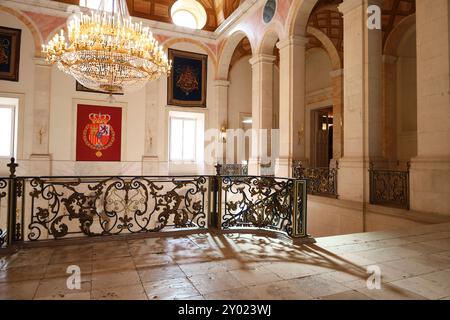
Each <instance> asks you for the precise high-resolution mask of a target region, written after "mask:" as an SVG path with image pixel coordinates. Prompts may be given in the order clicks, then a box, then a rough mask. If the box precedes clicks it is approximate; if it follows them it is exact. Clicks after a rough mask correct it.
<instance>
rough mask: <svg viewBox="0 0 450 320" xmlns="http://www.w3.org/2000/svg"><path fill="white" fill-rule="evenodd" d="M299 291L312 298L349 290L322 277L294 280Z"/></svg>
mask: <svg viewBox="0 0 450 320" xmlns="http://www.w3.org/2000/svg"><path fill="white" fill-rule="evenodd" d="M292 285H293V286H295V288H297V290H300V291H303V292H304V293H306V294H307V295H309V296H311V297H314V298H316V297H322V296H327V295H332V294H336V293H341V292H345V291H348V290H349V288H347V287H345V286H344V285H342V284H340V283H339V282H337V281H333V280H331V279H324V278H323V277H321V276H320V275H317V276H310V277H305V278H300V279H294V280H292Z"/></svg>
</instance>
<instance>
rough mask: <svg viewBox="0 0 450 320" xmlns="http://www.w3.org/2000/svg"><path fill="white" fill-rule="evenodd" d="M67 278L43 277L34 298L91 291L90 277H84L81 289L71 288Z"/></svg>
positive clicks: (55, 296)
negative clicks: (87, 278)
mask: <svg viewBox="0 0 450 320" xmlns="http://www.w3.org/2000/svg"><path fill="white" fill-rule="evenodd" d="M67 280H68V278H67V277H62V278H51V279H42V280H41V281H40V283H39V287H38V288H37V290H36V295H35V296H34V298H35V299H41V298H44V297H45V298H49V299H59V298H61V297H64V296H65V295H67V294H72V293H80V292H90V291H91V281H90V279H89V280H83V279H82V280H81V283H80V289H70V288H69V287H68V286H67Z"/></svg>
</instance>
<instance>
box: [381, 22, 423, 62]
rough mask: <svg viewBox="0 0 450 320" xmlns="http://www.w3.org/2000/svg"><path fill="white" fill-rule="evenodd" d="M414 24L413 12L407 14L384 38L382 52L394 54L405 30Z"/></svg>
mask: <svg viewBox="0 0 450 320" xmlns="http://www.w3.org/2000/svg"><path fill="white" fill-rule="evenodd" d="M415 24H416V15H415V14H412V15H409V16H407V17H406V18H404V19H403V20H402V21H400V23H399V24H398V25H397V26H396V27H395V28H394V29H393V30H392V31H391V33H390V34H389V35H388V37H387V38H386V43H385V44H384V48H383V53H384V54H385V55H390V56H396V55H397V49H398V45H399V44H400V40H401V39H402V38H403V36H404V35H405V33H406V31H408V29H409V28H410V27H412V26H413V25H415Z"/></svg>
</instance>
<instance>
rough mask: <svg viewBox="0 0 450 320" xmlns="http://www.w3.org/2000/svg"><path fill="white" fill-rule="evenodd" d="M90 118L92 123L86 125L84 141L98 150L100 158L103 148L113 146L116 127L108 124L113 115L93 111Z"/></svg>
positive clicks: (97, 153)
mask: <svg viewBox="0 0 450 320" xmlns="http://www.w3.org/2000/svg"><path fill="white" fill-rule="evenodd" d="M89 120H90V121H91V122H92V123H89V124H87V125H86V126H85V127H84V130H83V141H84V143H85V144H86V145H87V146H88V147H89V148H91V149H93V150H97V152H96V153H95V155H96V156H97V157H98V158H100V157H101V156H102V155H103V153H102V150H105V149H108V148H109V147H111V146H112V144H113V143H114V140H115V133H114V128H113V127H112V126H111V125H110V124H108V122H109V121H110V120H111V116H110V115H109V114H101V113H98V114H95V113H91V114H90V115H89Z"/></svg>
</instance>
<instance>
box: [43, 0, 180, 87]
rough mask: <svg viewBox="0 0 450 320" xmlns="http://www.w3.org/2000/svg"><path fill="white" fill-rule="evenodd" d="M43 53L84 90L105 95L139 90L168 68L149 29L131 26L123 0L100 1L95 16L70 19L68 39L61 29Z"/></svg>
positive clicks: (44, 48) (159, 47) (167, 71)
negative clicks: (87, 89) (109, 3)
mask: <svg viewBox="0 0 450 320" xmlns="http://www.w3.org/2000/svg"><path fill="white" fill-rule="evenodd" d="M106 1H113V2H112V11H110V10H108V9H110V8H109V7H107V6H106ZM42 51H43V53H44V54H45V56H46V58H47V61H48V62H50V63H52V64H57V66H58V68H59V69H60V70H61V71H64V72H65V73H67V74H69V75H71V76H73V77H74V78H75V79H76V80H77V81H78V82H80V83H81V84H82V85H83V86H85V87H87V88H89V89H92V90H97V91H102V92H107V93H109V94H110V95H112V94H113V93H122V92H124V90H129V91H131V90H133V89H134V90H137V89H140V88H142V87H143V86H144V85H145V84H146V83H147V81H149V80H155V79H158V78H159V77H160V76H161V75H163V74H164V75H167V74H168V73H169V72H170V70H171V67H172V63H171V62H170V61H169V60H168V59H167V55H166V54H165V52H164V50H163V47H162V46H159V44H158V41H156V40H155V38H154V37H153V34H152V32H151V31H150V28H148V27H146V26H143V25H142V23H134V22H132V21H131V17H130V15H129V12H128V8H127V4H126V1H125V0H101V2H100V6H99V8H98V10H97V11H92V12H91V13H90V14H83V13H82V12H80V13H77V14H75V15H73V16H72V17H71V18H69V19H68V21H67V38H66V36H65V35H64V29H62V30H61V32H60V34H56V35H55V37H54V38H53V39H52V40H50V41H49V43H48V44H47V45H43V46H42Z"/></svg>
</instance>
